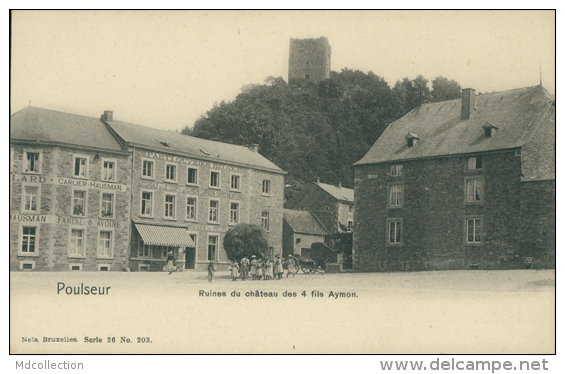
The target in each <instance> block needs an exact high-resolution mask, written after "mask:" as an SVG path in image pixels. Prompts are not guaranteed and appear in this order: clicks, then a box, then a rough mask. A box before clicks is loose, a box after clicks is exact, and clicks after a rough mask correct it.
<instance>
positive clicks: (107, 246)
mask: <svg viewBox="0 0 565 374" xmlns="http://www.w3.org/2000/svg"><path fill="white" fill-rule="evenodd" d="M98 257H113V253H112V231H102V230H101V231H100V232H99V234H98Z"/></svg>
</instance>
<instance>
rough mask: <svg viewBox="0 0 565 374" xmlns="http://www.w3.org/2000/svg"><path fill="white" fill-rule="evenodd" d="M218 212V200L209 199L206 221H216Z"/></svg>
mask: <svg viewBox="0 0 565 374" xmlns="http://www.w3.org/2000/svg"><path fill="white" fill-rule="evenodd" d="M219 212H220V201H218V200H210V208H209V210H208V222H210V223H218V222H219Z"/></svg>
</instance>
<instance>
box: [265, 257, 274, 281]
mask: <svg viewBox="0 0 565 374" xmlns="http://www.w3.org/2000/svg"><path fill="white" fill-rule="evenodd" d="M273 278H274V276H273V261H272V260H269V261H268V262H267V270H266V271H265V279H266V280H269V279H273Z"/></svg>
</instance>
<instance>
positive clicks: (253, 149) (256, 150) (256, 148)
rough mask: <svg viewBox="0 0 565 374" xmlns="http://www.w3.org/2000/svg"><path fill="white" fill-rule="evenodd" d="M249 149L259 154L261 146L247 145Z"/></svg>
mask: <svg viewBox="0 0 565 374" xmlns="http://www.w3.org/2000/svg"><path fill="white" fill-rule="evenodd" d="M247 148H249V149H250V150H252V151H253V152H255V153H259V144H247Z"/></svg>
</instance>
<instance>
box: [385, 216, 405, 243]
mask: <svg viewBox="0 0 565 374" xmlns="http://www.w3.org/2000/svg"><path fill="white" fill-rule="evenodd" d="M387 242H388V244H400V243H402V221H401V220H397V219H391V220H389V221H388V239H387Z"/></svg>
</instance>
